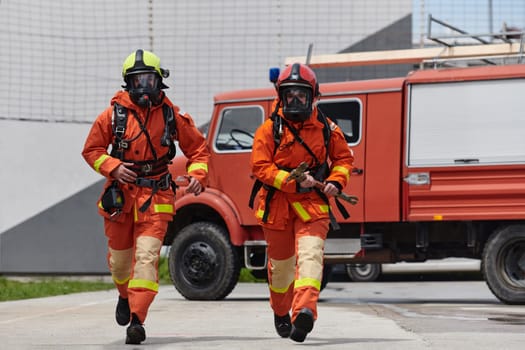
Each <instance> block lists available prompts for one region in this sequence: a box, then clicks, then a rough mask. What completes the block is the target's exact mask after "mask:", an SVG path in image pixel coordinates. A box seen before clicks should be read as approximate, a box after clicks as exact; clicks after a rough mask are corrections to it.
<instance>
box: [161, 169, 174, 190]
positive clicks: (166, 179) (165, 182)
mask: <svg viewBox="0 0 525 350" xmlns="http://www.w3.org/2000/svg"><path fill="white" fill-rule="evenodd" d="M170 184H171V174H170V173H168V174H166V175H165V176H163V177H162V179H160V180H159V187H160V189H161V190H167V189H168V188H170Z"/></svg>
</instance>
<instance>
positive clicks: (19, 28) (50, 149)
mask: <svg viewBox="0 0 525 350" xmlns="http://www.w3.org/2000/svg"><path fill="white" fill-rule="evenodd" d="M411 3H412V1H410V0H352V1H348V0H323V1H314V0H302V1H298V0H268V1H259V0H222V1H219V0H201V1H173V0H155V1H142V0H112V1H106V0H91V1H82V2H80V1H70V0H2V1H1V2H0V27H1V28H2V31H0V52H2V55H0V81H1V82H2V83H1V84H0V101H2V103H0V164H2V169H1V170H0V183H1V184H2V185H3V186H2V188H3V189H2V195H1V196H0V248H1V249H0V255H2V254H5V252H9V251H10V250H11V249H10V247H6V246H5V243H4V245H2V244H3V242H5V241H6V240H2V235H4V234H6V233H7V234H9V235H10V236H12V235H15V234H16V235H23V234H28V235H30V234H39V235H44V236H45V235H46V234H48V233H49V232H48V231H46V230H50V229H51V228H50V227H52V230H57V227H61V228H58V230H62V229H63V230H64V231H68V230H74V229H75V228H74V227H72V225H70V224H69V223H68V222H67V221H64V223H63V225H62V226H60V225H59V226H56V225H55V224H56V221H57V220H61V217H60V215H59V214H58V215H57V214H56V213H55V212H54V214H53V219H52V221H53V222H52V223H53V225H54V226H49V227H47V224H45V222H46V221H45V220H43V221H40V220H37V221H33V223H35V222H37V223H38V225H39V226H40V227H38V233H35V232H34V231H35V227H34V226H31V229H27V230H25V229H24V227H23V226H21V225H24V223H26V222H28V221H29V220H30V219H31V218H35V217H36V216H37V215H38V216H39V217H41V216H42V215H45V213H46V211H47V210H50V209H52V208H55V209H56V207H57V205H58V204H60V203H62V202H63V201H65V200H67V199H71V198H72V197H74V196H76V195H78V194H79V193H81V191H82V190H84V189H86V188H88V187H90V186H92V185H94V184H95V183H96V182H97V181H100V180H102V178H101V177H100V176H99V175H98V174H96V173H95V172H94V171H93V170H91V169H90V168H89V167H88V166H87V165H86V164H85V163H84V160H83V159H82V158H81V155H80V152H81V149H82V146H83V144H84V141H85V137H86V135H87V133H88V130H89V128H90V126H91V123H92V122H93V120H94V119H95V118H96V116H97V115H98V114H99V113H100V112H101V111H102V110H103V109H104V108H105V107H106V106H107V105H108V104H109V100H110V98H111V96H112V94H113V93H114V92H115V91H116V90H118V89H119V88H120V86H121V84H122V83H123V82H122V77H121V64H122V62H123V60H124V58H125V57H126V56H127V55H128V54H129V53H131V52H132V51H134V50H136V49H137V48H144V49H148V50H153V51H154V52H155V53H157V54H158V55H159V56H160V57H161V62H162V65H163V66H164V67H165V68H168V69H170V71H171V76H170V77H169V78H168V79H167V80H166V84H167V85H169V86H170V89H168V90H167V94H168V96H169V97H170V98H171V99H172V100H173V101H174V102H175V103H176V104H178V105H179V106H180V107H181V108H182V109H183V110H184V111H186V112H188V113H190V114H191V115H192V116H193V117H194V119H195V121H196V123H197V124H202V123H204V122H206V121H207V120H208V119H209V117H210V114H211V110H212V105H213V95H214V94H216V93H219V92H223V91H226V90H240V89H244V88H248V87H250V88H256V87H266V86H268V84H270V83H269V82H268V69H269V68H270V67H273V66H280V67H281V68H282V67H283V62H284V59H285V57H287V56H298V55H303V54H304V55H306V52H307V48H308V45H309V44H310V43H313V44H314V49H313V53H314V54H321V53H337V52H339V51H341V50H343V49H345V48H348V47H349V46H351V45H352V44H353V43H355V42H358V41H360V40H362V39H363V38H365V37H367V36H369V35H371V34H373V33H375V32H377V31H379V30H381V29H383V28H384V27H387V26H388V25H389V24H391V23H393V22H395V21H396V20H398V19H400V18H402V17H405V16H407V15H409V14H410V13H411V10H412V9H411ZM68 203H69V202H68ZM80 203H83V202H82V201H80ZM86 205H92V207H78V208H75V207H60V208H61V209H60V210H64V218H67V217H68V216H70V215H69V214H68V212H67V210H71V211H79V210H80V211H89V212H90V213H92V212H93V211H95V209H96V208H95V201H92V203H89V204H86ZM88 217H89V220H92V216H86V220H88V219H87V218H88ZM101 222H102V219H100V222H96V224H95V223H94V224H93V231H96V232H94V234H98V235H102V232H100V229H101V227H100V223H101ZM42 223H44V224H42ZM33 225H34V224H33ZM82 225H83V227H84V228H85V229H84V230H85V231H89V226H86V225H90V224H89V223H83V224H82ZM30 231H31V232H30ZM83 232H84V231H83ZM55 233H56V232H55ZM63 237H64V239H69V238H73V237H74V235H73V236H72V235H71V234H70V232H64V233H63ZM4 238H6V237H4ZM9 241H11V238H10V239H9ZM50 246H53V244H50ZM37 248H38V247H37ZM34 249H36V248H34ZM2 252H3V253H2ZM50 254H52V253H51V252H50ZM28 255H31V254H30V252H28ZM1 265H2V257H1V256H0V272H2V266H1Z"/></svg>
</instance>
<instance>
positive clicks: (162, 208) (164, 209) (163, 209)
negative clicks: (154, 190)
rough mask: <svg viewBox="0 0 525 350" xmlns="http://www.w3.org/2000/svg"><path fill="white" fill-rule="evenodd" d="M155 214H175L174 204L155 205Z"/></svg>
mask: <svg viewBox="0 0 525 350" xmlns="http://www.w3.org/2000/svg"><path fill="white" fill-rule="evenodd" d="M153 208H154V209H155V213H170V214H172V213H173V204H155V205H154V206H153Z"/></svg>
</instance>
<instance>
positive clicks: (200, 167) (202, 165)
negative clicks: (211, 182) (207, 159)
mask: <svg viewBox="0 0 525 350" xmlns="http://www.w3.org/2000/svg"><path fill="white" fill-rule="evenodd" d="M194 170H204V171H205V172H208V164H206V163H193V164H191V165H190V166H189V167H188V173H189V172H192V171H194Z"/></svg>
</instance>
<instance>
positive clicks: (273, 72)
mask: <svg viewBox="0 0 525 350" xmlns="http://www.w3.org/2000/svg"><path fill="white" fill-rule="evenodd" d="M269 73H270V81H271V82H272V83H274V84H275V83H276V82H277V79H279V74H280V73H281V70H280V69H279V68H278V67H273V68H270V72H269Z"/></svg>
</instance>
